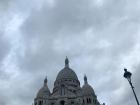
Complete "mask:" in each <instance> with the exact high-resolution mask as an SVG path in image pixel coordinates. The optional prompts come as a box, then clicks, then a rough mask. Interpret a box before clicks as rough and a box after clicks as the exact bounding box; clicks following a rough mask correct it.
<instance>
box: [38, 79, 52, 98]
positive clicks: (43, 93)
mask: <svg viewBox="0 0 140 105" xmlns="http://www.w3.org/2000/svg"><path fill="white" fill-rule="evenodd" d="M49 96H50V90H49V88H48V86H47V78H45V80H44V86H43V87H42V88H41V89H40V90H39V91H38V93H37V98H48V97H49Z"/></svg>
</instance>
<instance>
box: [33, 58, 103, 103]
mask: <svg viewBox="0 0 140 105" xmlns="http://www.w3.org/2000/svg"><path fill="white" fill-rule="evenodd" d="M34 105H101V104H100V103H99V102H98V100H97V96H96V95H95V92H94V90H93V88H92V87H91V86H90V85H89V84H88V81H87V77H86V76H84V85H83V86H82V87H80V81H79V80H78V77H77V75H76V73H75V72H74V71H73V70H72V69H71V68H70V67H69V60H68V58H66V60H65V67H64V68H63V69H62V70H61V71H60V72H59V73H58V75H57V78H56V80H55V82H54V88H53V91H52V93H51V92H50V90H49V88H48V86H47V78H45V80H44V85H43V87H42V88H41V89H40V90H39V92H38V93H37V96H36V98H35V99H34Z"/></svg>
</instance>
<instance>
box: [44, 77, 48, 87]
mask: <svg viewBox="0 0 140 105" xmlns="http://www.w3.org/2000/svg"><path fill="white" fill-rule="evenodd" d="M47 82H48V80H47V76H46V78H45V79H44V86H45V85H47Z"/></svg>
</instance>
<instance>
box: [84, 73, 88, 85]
mask: <svg viewBox="0 0 140 105" xmlns="http://www.w3.org/2000/svg"><path fill="white" fill-rule="evenodd" d="M84 83H85V84H88V82H87V76H86V75H84Z"/></svg>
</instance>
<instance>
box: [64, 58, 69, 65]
mask: <svg viewBox="0 0 140 105" xmlns="http://www.w3.org/2000/svg"><path fill="white" fill-rule="evenodd" d="M65 67H69V59H68V57H67V56H66V59H65Z"/></svg>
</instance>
